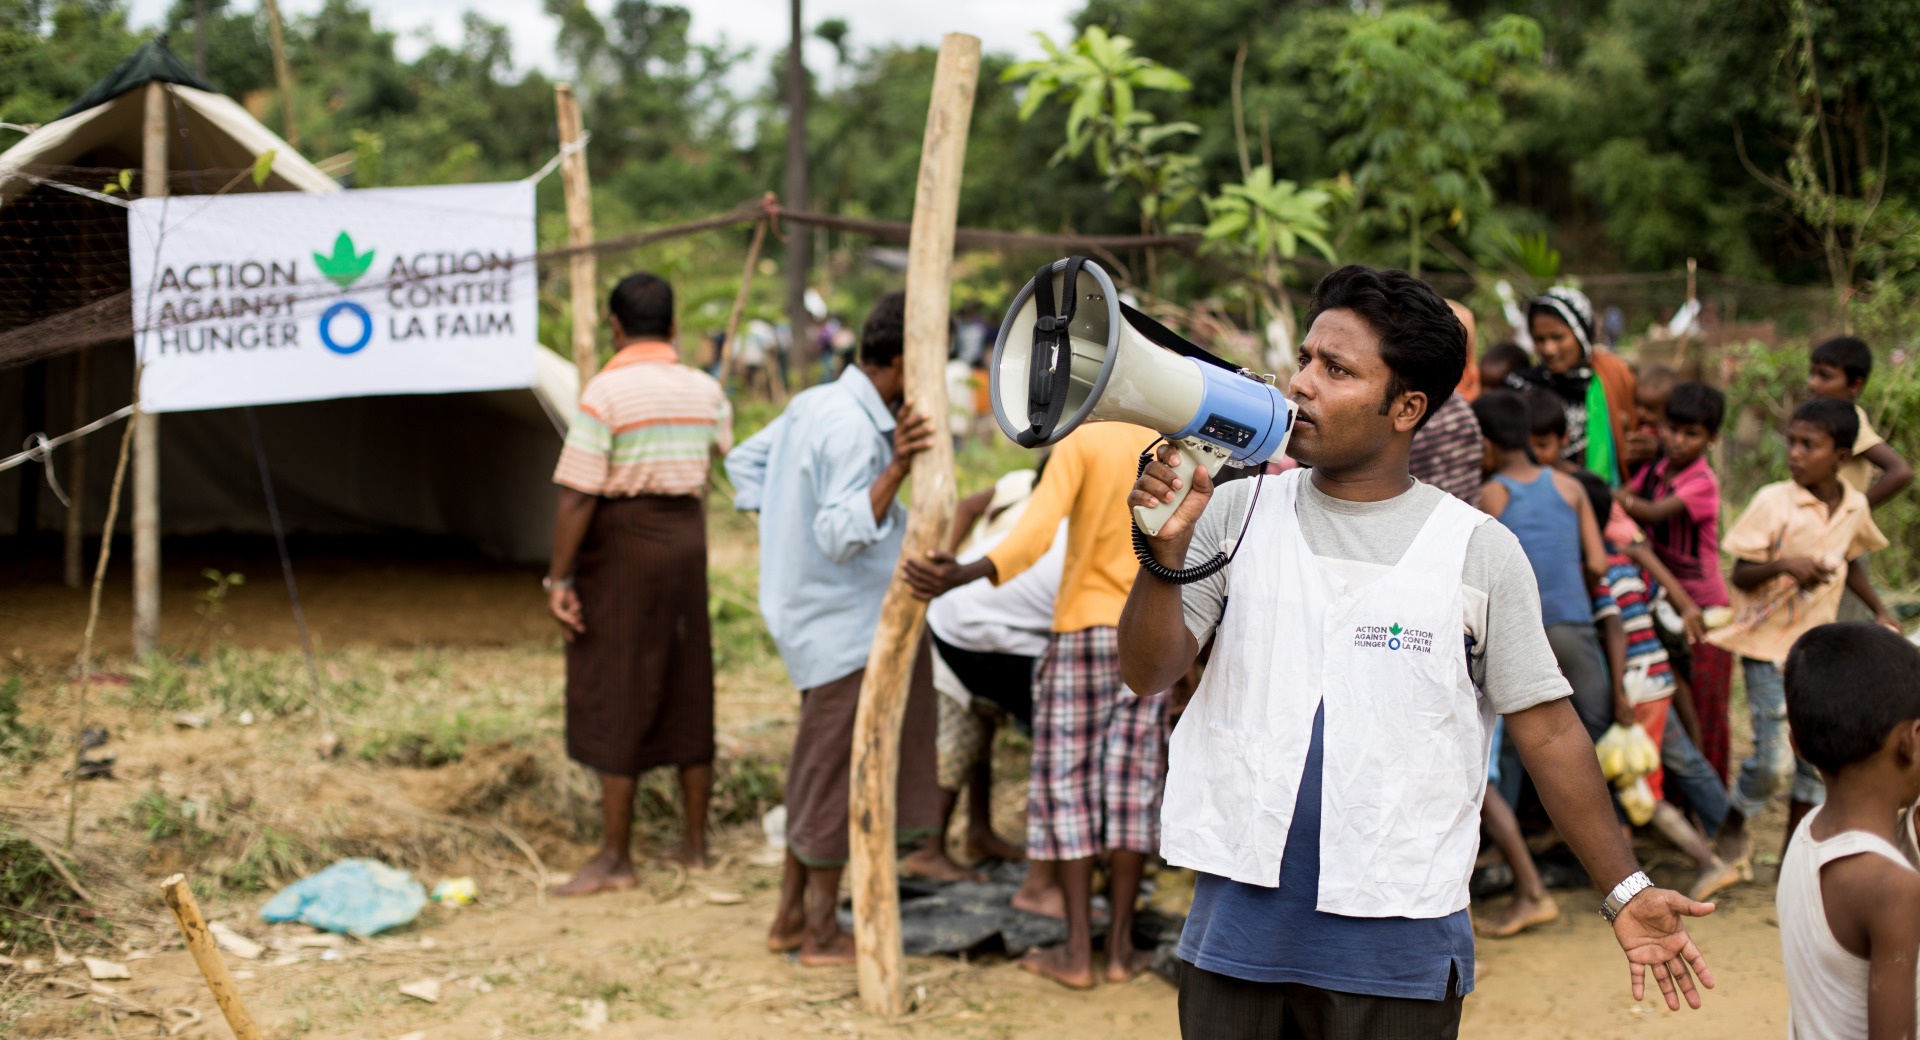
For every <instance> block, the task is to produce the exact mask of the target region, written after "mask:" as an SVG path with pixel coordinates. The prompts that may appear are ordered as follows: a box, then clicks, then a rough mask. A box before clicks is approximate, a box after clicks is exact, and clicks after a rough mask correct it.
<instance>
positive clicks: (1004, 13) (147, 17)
mask: <svg viewBox="0 0 1920 1040" xmlns="http://www.w3.org/2000/svg"><path fill="white" fill-rule="evenodd" d="M680 2H681V3H682V4H684V5H685V6H686V7H688V8H689V9H690V10H691V11H692V12H693V36H694V38H695V39H696V40H699V41H702V42H708V43H711V42H717V41H718V40H720V39H721V38H723V37H724V38H725V39H726V40H728V41H729V42H731V43H732V44H734V45H735V46H739V45H742V44H747V45H751V46H752V47H753V48H754V52H755V54H756V56H757V57H758V58H760V59H762V60H760V61H756V62H754V63H753V66H752V68H753V70H754V71H753V72H752V73H751V78H753V79H758V78H759V76H760V75H761V73H760V71H759V70H763V69H765V68H766V64H765V61H764V59H765V58H766V56H767V55H769V54H771V53H772V52H773V51H775V50H777V49H779V48H780V47H781V46H783V45H784V43H785V41H786V37H787V5H786V3H785V0H680ZM1082 2H1083V0H945V2H942V3H926V4H923V3H917V2H913V0H905V2H903V0H805V6H804V8H803V14H804V17H805V19H806V24H807V27H808V28H809V29H811V28H812V27H813V26H816V25H818V24H820V22H822V21H824V20H825V19H828V18H844V19H846V20H847V24H848V25H850V26H851V27H852V30H853V31H852V35H851V40H852V43H853V45H854V46H855V47H856V48H860V49H865V48H867V47H872V46H875V45H878V44H888V43H898V44H916V43H925V44H930V45H937V44H938V43H939V42H940V36H941V34H943V33H948V32H967V33H972V34H973V35H975V36H978V37H980V40H981V44H982V46H983V47H984V48H985V49H986V50H988V51H999V52H1004V53H1010V54H1015V55H1019V56H1022V57H1034V56H1037V55H1038V54H1039V47H1038V45H1037V44H1035V43H1034V41H1033V33H1034V31H1035V30H1039V31H1043V32H1046V33H1048V34H1049V35H1051V36H1053V37H1054V38H1055V39H1061V38H1063V37H1065V35H1066V34H1067V31H1068V26H1067V19H1068V17H1069V16H1071V15H1072V13H1073V12H1074V11H1076V10H1078V9H1079V8H1080V6H1081V5H1082ZM249 3H250V0H236V3H235V6H236V7H239V8H241V9H245V8H246V7H247V6H249ZM321 3H322V0H281V5H280V7H281V11H282V13H284V14H287V15H295V14H311V13H313V12H314V11H317V10H319V9H320V7H321ZM366 3H367V4H368V6H369V7H371V8H372V9H373V13H374V20H375V22H376V23H377V24H378V25H380V26H381V27H382V28H384V29H389V30H392V31H394V32H396V33H399V34H400V54H401V56H402V57H403V58H408V59H411V58H413V57H414V56H416V55H418V54H419V53H420V51H421V50H423V49H424V48H425V45H426V44H425V41H426V40H427V39H428V38H429V37H431V38H434V39H440V40H445V41H453V40H457V39H459V36H460V19H461V16H462V15H463V14H464V13H465V12H466V11H469V10H471V11H477V12H479V13H480V14H481V15H483V16H485V17H486V18H487V19H488V20H490V21H493V22H498V23H500V24H502V25H505V26H506V27H507V28H508V29H509V30H510V31H511V32H512V33H513V53H514V59H515V62H516V64H517V65H518V66H519V67H520V68H521V69H523V70H524V69H526V68H527V67H529V66H537V67H540V68H542V69H545V70H547V71H549V72H553V71H557V70H556V68H555V59H554V53H553V20H552V19H550V18H548V17H547V16H546V15H545V14H544V13H542V11H541V7H542V5H541V3H540V0H464V2H463V0H366ZM589 3H590V4H591V5H592V7H593V8H594V10H596V11H599V12H600V13H601V14H603V15H604V14H606V12H607V11H608V10H610V9H611V8H612V6H613V3H612V0H589ZM169 4H170V0H132V10H133V20H134V23H135V24H136V25H153V24H157V23H158V22H160V21H161V20H162V19H163V18H165V16H166V11H167V8H168V6H169ZM175 50H176V51H178V52H179V53H180V54H182V55H186V54H190V53H192V45H191V44H190V43H188V42H186V41H178V42H177V43H176V46H175ZM807 61H808V64H809V65H811V66H812V67H814V68H815V69H816V70H818V69H825V68H830V67H831V65H832V61H833V50H832V48H830V47H828V46H827V45H826V44H824V43H821V42H818V41H814V42H811V43H809V45H808V47H807ZM747 85H748V86H758V85H759V84H758V83H751V84H747Z"/></svg>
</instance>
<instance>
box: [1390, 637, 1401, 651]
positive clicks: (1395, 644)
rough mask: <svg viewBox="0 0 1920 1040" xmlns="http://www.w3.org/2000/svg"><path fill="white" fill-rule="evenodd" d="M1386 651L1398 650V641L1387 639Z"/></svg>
mask: <svg viewBox="0 0 1920 1040" xmlns="http://www.w3.org/2000/svg"><path fill="white" fill-rule="evenodd" d="M1387 649H1389V650H1398V649H1400V640H1398V639H1389V640H1387Z"/></svg>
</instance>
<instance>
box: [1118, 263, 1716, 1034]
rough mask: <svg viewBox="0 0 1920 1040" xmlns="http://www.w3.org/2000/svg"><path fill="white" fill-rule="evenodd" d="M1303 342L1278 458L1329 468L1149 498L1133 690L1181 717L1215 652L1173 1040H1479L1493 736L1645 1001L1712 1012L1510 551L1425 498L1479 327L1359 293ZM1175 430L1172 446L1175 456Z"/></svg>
mask: <svg viewBox="0 0 1920 1040" xmlns="http://www.w3.org/2000/svg"><path fill="white" fill-rule="evenodd" d="M1308 324H1309V326H1310V329H1309V331H1308V333H1307V336H1306V338H1305V340H1304V341H1303V342H1302V344H1301V348H1300V358H1299V374H1298V375H1296V376H1295V377H1294V379H1293V381H1292V385H1291V387H1290V397H1289V400H1290V403H1291V405H1292V407H1293V409H1294V410H1295V412H1296V413H1297V414H1296V416H1295V419H1294V423H1293V431H1292V438H1291V442H1290V445H1289V446H1288V448H1287V453H1288V454H1289V455H1291V456H1293V457H1294V458H1295V459H1297V460H1299V461H1300V462H1301V463H1302V464H1303V465H1304V466H1305V467H1309V468H1304V469H1299V470H1293V471H1290V472H1287V473H1284V474H1281V475H1279V476H1276V477H1261V478H1257V479H1253V480H1242V481H1238V482H1235V483H1233V484H1228V485H1223V486H1221V487H1220V488H1219V489H1217V490H1216V488H1215V485H1214V483H1213V480H1212V479H1211V473H1210V470H1211V469H1212V468H1213V467H1211V466H1209V465H1195V464H1194V462H1195V460H1194V459H1193V458H1192V456H1193V454H1194V452H1193V450H1192V448H1191V444H1192V442H1191V440H1185V441H1180V447H1179V448H1176V447H1175V446H1174V445H1167V446H1163V447H1161V448H1160V450H1159V452H1158V454H1157V456H1156V458H1155V460H1154V461H1152V462H1151V463H1150V464H1149V465H1147V466H1146V467H1145V469H1144V472H1142V474H1141V475H1140V477H1139V479H1138V481H1137V482H1136V483H1135V484H1134V486H1133V489H1132V491H1131V494H1130V497H1129V499H1128V501H1129V504H1130V505H1132V506H1133V507H1134V508H1135V510H1136V516H1140V515H1142V514H1148V515H1149V516H1150V518H1151V519H1153V520H1155V521H1157V522H1154V523H1152V524H1151V527H1152V530H1150V531H1146V532H1145V533H1144V536H1143V538H1142V539H1141V542H1142V544H1143V546H1144V547H1145V550H1146V552H1147V554H1148V556H1147V558H1145V559H1143V560H1142V564H1143V567H1142V573H1141V575H1140V577H1139V578H1138V580H1136V581H1135V582H1134V583H1133V587H1132V591H1131V593H1130V596H1129V598H1128V601H1127V605H1126V609H1125V612H1124V614H1123V616H1122V618H1121V621H1120V626H1119V645H1120V662H1121V668H1122V674H1123V676H1124V678H1125V680H1126V683H1127V685H1128V686H1129V687H1130V688H1132V689H1135V690H1161V689H1165V688H1167V687H1169V686H1171V685H1172V684H1173V683H1174V681H1175V680H1176V679H1178V678H1180V677H1181V676H1182V675H1183V674H1184V673H1185V672H1186V671H1187V669H1188V668H1189V667H1190V666H1191V665H1192V663H1193V661H1194V660H1195V658H1196V656H1197V655H1198V654H1199V652H1200V649H1201V647H1202V645H1204V644H1205V643H1207V642H1208V641H1209V640H1212V641H1213V644H1214V649H1213V653H1212V657H1211V660H1210V662H1209V665H1208V668H1207V672H1206V677H1205V679H1204V680H1203V681H1202V683H1201V684H1200V686H1199V688H1198V690H1197V691H1196V693H1195V694H1194V697H1193V700H1192V702H1191V704H1190V705H1189V706H1188V707H1187V710H1186V713H1185V715H1184V716H1183V717H1182V718H1181V720H1180V723H1179V725H1178V726H1177V727H1176V728H1175V730H1174V732H1173V736H1172V741H1171V745H1170V766H1169V771H1168V776H1167V786H1166V795H1165V801H1164V805H1163V809H1162V818H1161V829H1162V837H1161V853H1162V855H1163V856H1165V858H1166V859H1167V861H1168V862H1170V863H1172V864H1175V865H1177V866H1186V867H1191V868H1193V869H1195V870H1196V871H1198V872H1199V879H1198V883H1197V885H1196V889H1195V898H1194V906H1193V911H1192V914H1191V915H1190V916H1189V918H1188V921H1187V925H1186V929H1185V932H1184V933H1183V935H1182V937H1181V941H1180V956H1181V957H1182V959H1184V960H1186V961H1188V962H1189V963H1190V964H1191V965H1192V966H1193V968H1192V970H1190V971H1188V972H1186V973H1185V975H1184V977H1183V982H1182V985H1181V992H1180V1022H1181V1030H1182V1033H1183V1034H1184V1035H1186V1036H1187V1037H1208V1038H1213V1037H1222V1038H1227V1037H1231V1038H1239V1037H1246V1038H1249V1040H1251V1038H1253V1037H1267V1036H1272V1035H1276V1034H1281V1033H1284V1034H1285V1035H1288V1036H1304V1037H1329V1038H1331V1037H1368V1038H1376V1040H1377V1038H1387V1037H1407V1038H1413V1037H1420V1038H1427V1037H1451V1036H1455V1035H1457V1034H1458V1030H1459V1021H1460V1012H1461V1000H1462V998H1463V997H1464V996H1465V995H1466V994H1467V993H1468V992H1469V991H1470V990H1471V989H1472V987H1473V934H1472V928H1471V923H1470V921H1469V919H1468V915H1467V904H1468V892H1467V881H1468V877H1469V875H1470V874H1471V872H1472V868H1473V860H1474V855H1475V852H1476V850H1477V848H1478V841H1479V818H1480V799H1481V797H1482V794H1483V792H1484V790H1485V787H1486V769H1487V752H1488V741H1489V734H1490V731H1491V728H1492V723H1493V719H1494V716H1495V715H1501V716H1504V717H1505V719H1506V732H1507V734H1508V738H1509V739H1511V740H1513V741H1514V742H1515V744H1516V745H1517V746H1518V747H1519V748H1520V751H1521V757H1522V759H1523V760H1524V761H1525V763H1526V766H1527V770H1528V772H1529V773H1530V774H1531V775H1532V776H1533V777H1534V780H1535V783H1536V784H1537V785H1538V787H1539V790H1540V796H1541V800H1542V801H1543V802H1544V803H1545V805H1546V807H1547V810H1548V812H1549V813H1550V814H1551V815H1552V816H1553V819H1554V822H1555V824H1556V825H1557V826H1558V828H1559V830H1560V833H1561V834H1562V835H1564V836H1565V837H1566V839H1567V841H1568V844H1569V845H1571V846H1572V847H1573V850H1574V852H1575V853H1576V854H1578V855H1579V857H1580V859H1581V862H1582V863H1583V864H1584V865H1585V866H1586V868H1587V871H1588V873H1589V874H1590V875H1591V876H1592V877H1593V878H1594V879H1595V881H1596V882H1598V883H1599V884H1600V885H1601V886H1602V887H1603V888H1604V889H1606V890H1608V895H1607V896H1606V898H1605V900H1604V901H1603V903H1602V904H1601V908H1600V910H1601V913H1602V914H1603V915H1605V916H1606V917H1607V919H1608V920H1609V921H1611V922H1612V924H1613V928H1614V933H1615V936H1616V938H1617V939H1618V940H1619V942H1620V945H1621V948H1622V949H1623V950H1624V951H1625V952H1626V955H1627V960H1628V963H1629V965H1630V974H1631V981H1632V989H1633V992H1634V997H1635V999H1636V1000H1637V999H1640V997H1641V995H1642V993H1643V990H1644V986H1645V973H1646V972H1647V971H1648V970H1649V969H1651V971H1652V973H1653V976H1654V979H1655V981H1656V982H1657V983H1658V985H1659V987H1660V990H1661V993H1662V994H1663V995H1664V996H1665V998H1666V1002H1667V1005H1668V1007H1670V1008H1675V1009H1677V1008H1678V1007H1679V1005H1680V1001H1681V999H1682V998H1684V999H1685V1000H1686V1001H1687V1003H1688V1004H1689V1005H1691V1006H1694V1007H1698V1006H1699V994H1698V992H1697V991H1696V988H1695V978H1696V977H1697V978H1698V980H1699V983H1700V985H1703V986H1706V987H1709V988H1711V987H1712V985H1713V977H1712V974H1711V973H1710V972H1709V970H1708V968H1707V964H1706V961H1705V959H1704V958H1703V957H1702V956H1701V954H1700V952H1699V950H1698V949H1697V948H1696V947H1695V946H1694V944H1693V941H1692V940H1691V938H1689V936H1688V935H1687V932H1686V928H1685V923H1684V921H1685V918H1687V917H1694V916H1701V915H1704V914H1707V913H1710V912H1711V911H1712V909H1713V907H1712V905H1711V904H1704V903H1695V902H1692V901H1690V900H1688V899H1687V898H1686V897H1685V896H1683V895H1681V894H1680V893H1677V892H1671V891H1667V890H1664V889H1658V888H1653V887H1652V885H1651V882H1649V881H1648V879H1647V877H1646V875H1645V874H1643V873H1641V872H1640V870H1639V865H1638V864H1637V863H1636V862H1635V860H1634V856H1633V852H1632V849H1631V848H1630V847H1629V846H1628V844H1627V842H1626V840H1625V838H1624V837H1623V836H1622V834H1621V831H1620V829H1619V827H1618V826H1617V824H1616V823H1615V820H1614V814H1613V811H1612V808H1611V806H1610V804H1609V802H1608V797H1607V788H1606V784H1605V782H1604V781H1602V779H1601V777H1600V771H1599V767H1598V764H1597V762H1596V760H1595V757H1594V752H1593V745H1592V743H1591V742H1590V741H1589V740H1588V739H1587V736H1586V732H1585V730H1584V729H1583V728H1582V727H1581V724H1580V720H1579V718H1578V717H1577V716H1576V715H1575V714H1574V711H1573V709H1572V707H1571V705H1570V703H1569V701H1568V699H1567V698H1568V695H1569V694H1570V692H1571V691H1570V689H1569V687H1568V685H1567V682H1566V680H1565V679H1564V678H1563V677H1562V676H1561V675H1560V673H1559V671H1558V670H1557V669H1556V668H1555V666H1554V663H1553V655H1552V651H1551V649H1550V648H1549V646H1548V645H1547V640H1546V636H1545V632H1544V630H1543V628H1542V626H1541V623H1540V604H1539V597H1538V593H1537V592H1536V590H1535V588H1534V578H1533V572H1532V570H1531V568H1530V567H1529V566H1528V563H1527V559H1526V557H1525V555H1524V554H1523V552H1522V551H1521V548H1520V545H1519V543H1518V542H1517V541H1516V540H1515V539H1514V537H1513V535H1512V534H1511V533H1509V532H1508V531H1507V530H1506V529H1505V528H1503V527H1501V526H1500V525H1499V524H1490V523H1485V522H1484V521H1485V520H1486V519H1487V517H1486V516H1485V515H1484V514H1481V513H1480V512H1478V511H1477V510H1475V509H1474V508H1473V507H1472V506H1469V505H1467V504H1466V503H1463V502H1461V501H1459V500H1457V499H1455V498H1453V497H1452V496H1450V495H1447V494H1445V493H1444V492H1442V491H1440V490H1438V489H1436V488H1434V487H1432V486H1429V485H1426V484H1422V483H1420V482H1418V481H1416V480H1414V479H1413V477H1412V476H1410V475H1409V473H1408V468H1407V457H1408V451H1409V447H1410V444H1411V442H1412V439H1413V436H1414V433H1415V431H1417V430H1418V429H1419V428H1420V427H1421V425H1422V424H1423V423H1424V422H1425V421H1426V419H1427V417H1428V416H1429V415H1430V414H1432V412H1433V411H1434V410H1435V409H1436V408H1437V407H1438V406H1439V405H1440V404H1441V403H1442V402H1444V401H1445V400H1446V398H1447V397H1448V395H1449V394H1451V393H1452V392H1453V389H1454V387H1455V385H1456V384H1457V383H1458V382H1459V379H1460V375H1461V372H1462V370H1463V368H1464V366H1465V365H1466V363H1467V360H1468V359H1467V351H1466V342H1465V335H1464V330H1463V329H1462V327H1461V325H1460V323H1459V321H1458V320H1457V319H1455V317H1454V316H1453V314H1452V313H1451V311H1449V309H1448V307H1447V304H1446V303H1445V302H1444V301H1443V300H1442V299H1441V298H1440V296H1439V295H1438V294H1437V293H1435V292H1434V291H1433V290H1432V289H1431V288H1429V287H1428V286H1427V285H1426V284H1425V283H1424V282H1421V281H1420V280H1418V279H1416V278H1413V277H1412V276H1410V275H1407V274H1405V273H1404V272H1400V271H1377V270H1373V269H1370V268H1366V267H1360V266H1348V267H1343V268H1340V269H1339V270H1336V271H1334V272H1332V273H1331V274H1329V275H1327V276H1326V278H1324V279H1323V280H1322V281H1321V282H1320V284H1319V286H1318V287H1317V288H1316V289H1315V290H1314V299H1313V303H1312V307H1311V310H1310V312H1309V314H1308ZM1184 419H1185V417H1184V416H1176V417H1172V418H1170V419H1167V420H1164V421H1162V422H1160V423H1159V424H1157V425H1156V428H1157V429H1159V430H1160V431H1161V432H1163V433H1167V434H1169V439H1170V440H1179V438H1178V437H1176V436H1173V435H1175V434H1181V435H1187V436H1190V433H1189V431H1187V430H1183V429H1178V428H1177V427H1178V425H1179V423H1180V422H1181V421H1183V420H1184ZM1200 461H1203V462H1204V461H1205V460H1204V458H1203V459H1201V460H1200ZM1263 485H1264V490H1263V487H1262V486H1263ZM1142 526H1143V528H1144V527H1147V526H1149V525H1145V524H1143V525H1142ZM1222 556H1225V557H1226V558H1228V559H1230V560H1231V566H1230V567H1226V566H1221V565H1219V563H1218V561H1219V560H1220V558H1221V557H1222ZM1202 561H1208V562H1209V563H1210V564H1213V569H1212V571H1211V573H1207V574H1205V575H1200V576H1196V575H1195V574H1194V572H1193V571H1192V569H1191V568H1193V565H1194V564H1197V563H1201V562H1202ZM1183 568H1187V569H1188V570H1187V571H1186V572H1185V573H1182V569H1183ZM1196 577H1197V580H1190V579H1194V578H1196ZM1175 582H1187V583H1185V584H1176V583H1175ZM1229 601H1230V602H1231V604H1232V606H1231V609H1228V607H1227V604H1228V602H1229ZM1289 1027H1290V1028H1289Z"/></svg>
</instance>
